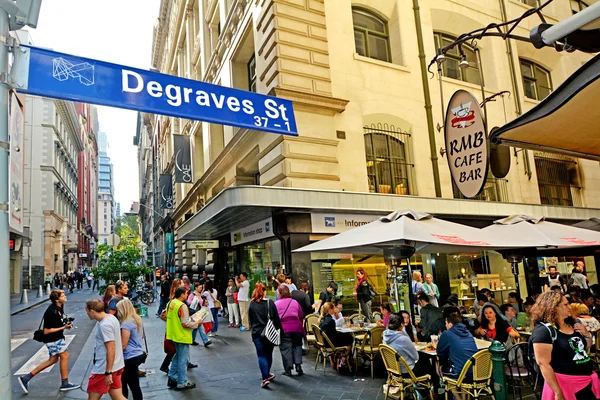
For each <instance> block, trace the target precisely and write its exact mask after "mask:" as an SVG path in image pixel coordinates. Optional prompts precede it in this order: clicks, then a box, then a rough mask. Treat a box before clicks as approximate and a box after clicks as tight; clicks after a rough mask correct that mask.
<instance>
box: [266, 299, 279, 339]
mask: <svg viewBox="0 0 600 400" xmlns="http://www.w3.org/2000/svg"><path fill="white" fill-rule="evenodd" d="M267 318H268V321H267V325H266V326H265V329H263V331H262V334H261V336H262V337H263V338H265V339H267V340H268V341H269V342H271V343H273V344H274V345H275V346H279V344H280V343H281V334H280V332H279V329H275V324H274V323H273V320H272V319H271V306H270V301H269V300H268V299H267Z"/></svg>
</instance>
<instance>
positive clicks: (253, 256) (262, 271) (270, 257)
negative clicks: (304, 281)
mask: <svg viewBox="0 0 600 400" xmlns="http://www.w3.org/2000/svg"><path fill="white" fill-rule="evenodd" d="M281 264H282V254H281V242H280V241H279V240H278V239H274V240H269V241H265V242H260V243H252V244H248V245H244V246H243V247H242V260H241V270H242V272H246V273H247V274H248V280H249V281H250V289H251V290H250V291H251V292H252V290H254V285H255V284H256V283H257V282H262V283H265V284H266V285H267V296H268V297H269V298H272V299H274V298H275V290H276V289H277V285H276V284H275V276H277V274H279V273H282V272H284V271H283V269H282V265H281Z"/></svg>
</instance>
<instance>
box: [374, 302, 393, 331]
mask: <svg viewBox="0 0 600 400" xmlns="http://www.w3.org/2000/svg"><path fill="white" fill-rule="evenodd" d="M379 311H381V315H383V318H382V319H380V320H378V321H377V325H378V326H385V327H387V326H388V322H389V319H390V315H391V314H392V306H391V305H390V303H383V304H382V305H380V306H379Z"/></svg>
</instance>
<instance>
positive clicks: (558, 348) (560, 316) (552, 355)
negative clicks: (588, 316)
mask: <svg viewBox="0 0 600 400" xmlns="http://www.w3.org/2000/svg"><path fill="white" fill-rule="evenodd" d="M529 315H530V318H531V324H532V325H533V328H534V329H533V333H532V335H531V338H530V339H529V342H530V343H532V345H533V353H534V355H535V360H536V362H537V364H538V365H539V367H540V372H541V373H542V375H543V377H544V381H545V383H544V390H543V392H542V400H576V399H597V398H600V379H598V375H596V373H595V372H594V371H593V370H592V366H593V362H592V360H591V359H590V357H589V356H588V354H587V352H586V351H587V350H589V349H590V347H591V346H592V335H591V334H590V333H589V332H588V330H587V329H586V328H585V326H583V324H580V323H577V322H576V321H575V320H574V319H573V317H572V316H571V307H570V306H569V301H568V300H567V298H566V297H565V296H564V295H563V294H562V293H557V292H546V293H542V294H541V295H540V296H539V297H538V299H537V301H536V302H535V304H534V305H533V306H531V309H530V310H529Z"/></svg>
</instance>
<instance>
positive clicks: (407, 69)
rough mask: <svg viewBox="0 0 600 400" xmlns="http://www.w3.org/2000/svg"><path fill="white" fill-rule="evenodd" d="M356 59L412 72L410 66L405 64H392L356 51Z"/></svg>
mask: <svg viewBox="0 0 600 400" xmlns="http://www.w3.org/2000/svg"><path fill="white" fill-rule="evenodd" d="M354 59H355V60H357V61H362V62H366V63H370V64H375V65H379V66H381V67H385V68H390V69H395V70H398V71H403V72H408V73H410V68H408V67H405V66H404V65H397V64H392V63H389V62H385V61H380V60H376V59H374V58H370V57H365V56H361V55H360V54H358V53H354Z"/></svg>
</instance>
